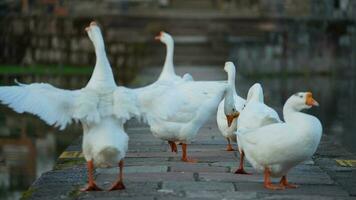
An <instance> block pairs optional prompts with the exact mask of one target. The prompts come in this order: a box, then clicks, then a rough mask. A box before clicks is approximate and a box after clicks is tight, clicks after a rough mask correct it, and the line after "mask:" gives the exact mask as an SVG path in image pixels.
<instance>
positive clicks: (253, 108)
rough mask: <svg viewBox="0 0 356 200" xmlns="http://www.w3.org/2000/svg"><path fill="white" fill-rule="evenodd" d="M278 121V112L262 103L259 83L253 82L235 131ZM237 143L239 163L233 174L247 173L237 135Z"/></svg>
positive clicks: (261, 91)
mask: <svg viewBox="0 0 356 200" xmlns="http://www.w3.org/2000/svg"><path fill="white" fill-rule="evenodd" d="M280 122H282V121H281V119H280V118H279V116H278V113H277V112H276V111H275V110H274V109H273V108H271V107H269V106H267V105H266V104H265V103H264V99H263V89H262V86H261V84H259V83H255V84H254V85H252V87H251V88H250V89H249V90H248V93H247V99H246V103H245V106H244V108H243V109H242V111H241V113H240V115H239V117H238V120H237V130H236V133H237V132H243V131H246V130H252V129H256V128H259V127H263V126H266V125H269V124H273V123H280ZM236 133H235V134H236ZM237 144H238V149H239V152H240V164H239V168H238V169H237V170H236V171H235V174H249V173H247V172H246V171H245V170H244V157H245V154H244V151H243V149H242V147H241V145H240V143H239V141H238V137H237Z"/></svg>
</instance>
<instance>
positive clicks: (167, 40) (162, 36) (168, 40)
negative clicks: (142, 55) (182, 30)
mask: <svg viewBox="0 0 356 200" xmlns="http://www.w3.org/2000/svg"><path fill="white" fill-rule="evenodd" d="M155 40H159V41H161V42H162V43H164V44H166V45H170V46H172V45H173V44H174V40H173V38H172V36H171V35H170V34H168V33H166V32H164V31H161V32H159V34H158V35H157V36H156V37H155Z"/></svg>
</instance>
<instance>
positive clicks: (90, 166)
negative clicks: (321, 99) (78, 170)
mask: <svg viewBox="0 0 356 200" xmlns="http://www.w3.org/2000/svg"><path fill="white" fill-rule="evenodd" d="M87 166H88V179H89V180H88V185H87V187H85V188H83V189H81V190H80V191H82V192H85V191H102V189H100V188H99V187H98V186H97V185H96V183H95V181H94V176H93V171H94V162H93V160H90V161H88V162H87Z"/></svg>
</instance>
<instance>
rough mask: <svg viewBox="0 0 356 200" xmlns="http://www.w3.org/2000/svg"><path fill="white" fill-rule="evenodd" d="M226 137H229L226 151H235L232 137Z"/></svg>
mask: <svg viewBox="0 0 356 200" xmlns="http://www.w3.org/2000/svg"><path fill="white" fill-rule="evenodd" d="M226 139H227V146H226V151H234V148H232V145H231V142H230V138H226Z"/></svg>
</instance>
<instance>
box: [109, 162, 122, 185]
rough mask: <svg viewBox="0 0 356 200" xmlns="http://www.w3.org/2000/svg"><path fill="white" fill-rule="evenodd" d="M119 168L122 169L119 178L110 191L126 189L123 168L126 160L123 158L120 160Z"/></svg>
mask: <svg viewBox="0 0 356 200" xmlns="http://www.w3.org/2000/svg"><path fill="white" fill-rule="evenodd" d="M119 169H120V173H119V179H118V180H117V181H116V182H115V183H114V184H113V185H112V186H111V188H110V189H109V191H113V190H124V189H125V185H124V183H123V169H124V161H123V160H120V162H119Z"/></svg>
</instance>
